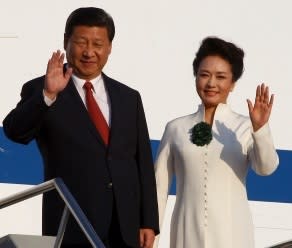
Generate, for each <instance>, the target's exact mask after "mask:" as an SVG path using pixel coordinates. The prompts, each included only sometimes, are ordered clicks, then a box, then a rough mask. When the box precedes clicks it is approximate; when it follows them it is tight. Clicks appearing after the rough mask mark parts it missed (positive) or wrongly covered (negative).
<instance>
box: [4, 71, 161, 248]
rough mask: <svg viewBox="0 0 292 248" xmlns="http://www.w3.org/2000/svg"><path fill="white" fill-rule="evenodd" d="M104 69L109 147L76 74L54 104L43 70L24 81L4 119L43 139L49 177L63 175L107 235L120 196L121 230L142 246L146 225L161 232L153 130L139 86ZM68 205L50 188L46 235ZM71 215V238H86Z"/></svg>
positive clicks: (23, 139) (19, 137)
mask: <svg viewBox="0 0 292 248" xmlns="http://www.w3.org/2000/svg"><path fill="white" fill-rule="evenodd" d="M102 76H103V79H104V82H105V86H106V89H107V91H108V94H109V98H110V103H111V129H110V141H109V145H108V148H106V147H105V145H104V143H103V141H102V139H101V137H100V135H99V133H98V132H97V131H96V129H95V126H94V124H93V123H92V121H91V120H90V117H89V115H88V113H87V110H86V108H85V106H84V104H83V102H82V100H81V98H80V96H79V94H78V92H77V90H76V88H75V86H74V83H73V82H72V80H70V81H69V83H68V85H67V87H66V88H65V89H64V90H63V91H62V92H61V93H59V95H58V97H57V100H56V102H54V103H53V105H52V106H51V107H47V105H46V104H45V102H44V99H43V94H42V90H43V86H44V76H42V77H39V78H36V79H33V80H31V81H29V82H27V83H26V84H24V86H23V88H22V92H21V101H20V102H19V103H18V104H17V107H16V108H15V109H14V110H12V111H11V112H10V113H9V114H8V116H7V117H6V118H5V119H4V121H3V128H4V132H5V134H6V135H7V136H8V137H9V138H10V139H12V140H13V141H16V142H19V143H23V144H27V143H29V142H30V141H31V140H32V139H36V141H37V144H38V147H39V149H40V152H41V155H42V158H43V162H44V172H45V180H49V179H52V178H55V177H61V178H62V179H63V180H64V182H65V184H66V185H67V186H68V188H69V190H70V191H71V193H72V194H73V196H74V197H75V198H76V200H77V202H78V203H79V205H80V207H81V208H82V210H83V211H84V213H85V215H86V216H87V217H88V219H89V221H90V222H91V224H92V225H93V227H94V229H95V230H96V232H97V234H98V235H99V236H100V238H101V239H104V238H105V237H106V235H107V232H108V228H109V225H110V221H111V214H112V208H113V200H114V199H115V202H116V208H117V213H118V217H119V221H120V225H121V232H122V236H123V238H124V240H125V242H126V243H127V244H128V245H131V246H135V247H136V246H138V230H139V228H143V227H145V228H152V229H154V230H155V232H156V234H157V233H158V232H159V230H158V229H159V227H158V210H157V196H156V183H155V177H154V168H153V162H152V156H151V147H150V143H149V135H148V130H147V125H146V120H145V115H144V110H143V106H142V101H141V97H140V95H139V93H138V92H137V91H136V90H133V89H131V88H129V87H127V86H125V85H123V84H121V83H119V82H117V81H115V80H113V79H111V78H109V77H107V76H106V75H104V74H103V75H102ZM111 183H112V186H111ZM63 206H64V204H62V202H61V200H60V199H59V197H58V196H57V194H56V193H55V192H48V193H46V194H45V195H44V199H43V232H44V234H46V235H56V233H57V228H58V225H59V221H60V216H61V214H62V211H63ZM70 221H71V222H70ZM70 221H69V223H68V225H67V229H66V233H65V238H64V242H69V243H83V242H86V240H85V238H84V237H83V234H82V233H81V231H80V230H79V227H78V226H77V225H76V223H74V221H72V218H71V220H70Z"/></svg>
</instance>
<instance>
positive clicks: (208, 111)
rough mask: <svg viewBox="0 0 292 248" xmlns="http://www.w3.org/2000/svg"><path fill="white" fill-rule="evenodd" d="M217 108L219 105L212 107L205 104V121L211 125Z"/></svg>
mask: <svg viewBox="0 0 292 248" xmlns="http://www.w3.org/2000/svg"><path fill="white" fill-rule="evenodd" d="M216 108H217V106H212V107H206V106H205V122H207V123H208V124H209V125H211V126H212V124H213V120H214V115H215V111H216Z"/></svg>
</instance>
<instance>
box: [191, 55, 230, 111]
mask: <svg viewBox="0 0 292 248" xmlns="http://www.w3.org/2000/svg"><path fill="white" fill-rule="evenodd" d="M233 88H234V81H233V77H232V71H231V65H230V64H229V62H228V61H226V60H224V59H223V58H221V57H219V56H217V55H212V56H207V57H205V58H204V59H203V60H202V62H201V63H200V66H199V68H198V72H197V76H196V89H197V93H198V95H199V96H200V98H201V100H202V103H203V104H204V105H205V107H206V108H208V107H216V106H217V105H218V104H219V103H226V101H227V97H228V95H229V92H230V91H232V89H233Z"/></svg>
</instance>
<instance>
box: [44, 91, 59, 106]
mask: <svg viewBox="0 0 292 248" xmlns="http://www.w3.org/2000/svg"><path fill="white" fill-rule="evenodd" d="M43 96H44V101H45V103H46V104H47V106H49V107H50V106H51V105H52V104H53V103H54V102H55V101H56V99H57V97H55V98H54V99H53V100H51V99H50V98H48V97H47V96H46V94H45V90H43Z"/></svg>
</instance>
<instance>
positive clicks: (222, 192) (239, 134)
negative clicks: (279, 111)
mask: <svg viewBox="0 0 292 248" xmlns="http://www.w3.org/2000/svg"><path fill="white" fill-rule="evenodd" d="M204 113H205V110H204V107H203V105H200V106H199V109H198V111H197V112H196V113H194V114H191V115H188V116H184V117H180V118H177V119H175V120H173V121H171V122H169V123H168V124H167V126H166V128H165V132H164V134H163V138H162V140H161V143H160V146H159V150H158V155H157V160H156V163H155V170H156V172H155V173H156V180H157V194H158V205H159V215H160V227H161V226H162V221H163V216H164V211H165V207H166V201H167V197H168V192H169V187H170V184H171V179H172V177H173V175H175V176H176V203H175V206H174V210H173V214H172V219H171V233H170V247H171V248H234V247H236V248H252V247H254V236H253V230H254V228H253V223H252V218H251V213H250V210H249V206H248V199H247V193H246V182H245V180H246V175H247V172H248V169H249V166H250V165H251V166H252V168H253V170H254V171H255V172H256V173H257V174H259V175H269V174H271V173H272V172H273V171H274V170H275V169H276V168H277V166H278V163H279V159H278V155H277V153H276V150H275V148H274V145H273V140H272V136H271V133H270V129H269V126H268V124H265V125H264V126H263V127H262V128H260V129H259V130H258V131H257V132H253V130H252V126H251V122H250V119H249V117H246V116H243V115H240V114H237V113H235V112H233V111H232V110H231V109H230V108H229V106H228V105H226V104H219V105H218V106H217V109H216V113H215V116H214V121H213V125H212V136H213V139H212V141H211V143H210V144H209V145H204V146H197V145H195V144H193V143H192V142H191V141H190V132H189V131H190V129H191V128H192V127H193V126H194V125H195V124H197V123H199V122H201V121H204ZM156 244H157V240H156ZM163 248H165V247H163Z"/></svg>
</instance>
